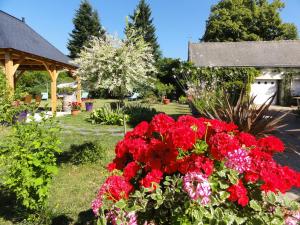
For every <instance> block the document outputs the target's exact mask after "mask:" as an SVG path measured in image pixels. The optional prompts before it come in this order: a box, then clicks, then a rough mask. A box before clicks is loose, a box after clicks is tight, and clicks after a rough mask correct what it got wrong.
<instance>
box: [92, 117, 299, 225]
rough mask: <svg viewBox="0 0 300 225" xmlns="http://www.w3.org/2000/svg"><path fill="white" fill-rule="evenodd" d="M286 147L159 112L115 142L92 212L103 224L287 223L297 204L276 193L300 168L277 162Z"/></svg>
mask: <svg viewBox="0 0 300 225" xmlns="http://www.w3.org/2000/svg"><path fill="white" fill-rule="evenodd" d="M283 151H284V145H283V143H282V142H281V141H280V140H279V139H278V138H276V137H274V136H269V137H266V138H261V139H256V138H255V137H254V136H252V135H251V134H248V133H244V132H239V131H238V130H237V126H236V125H234V124H233V123H226V122H223V121H220V120H211V119H206V118H200V119H196V118H194V117H192V116H181V117H179V118H178V121H174V120H173V119H172V118H171V117H169V116H167V115H164V114H158V115H156V116H155V117H154V118H153V120H152V121H151V122H150V124H149V123H147V122H142V123H141V124H139V125H138V126H137V127H136V128H135V129H134V130H133V131H130V132H128V133H127V134H126V135H125V138H124V139H123V140H121V141H120V142H119V143H118V144H117V146H116V148H115V153H116V157H115V159H114V160H113V162H112V163H110V164H109V165H108V170H109V171H111V172H112V175H111V176H109V177H108V178H107V179H106V181H105V182H104V184H103V185H102V186H101V188H100V189H99V192H98V194H97V197H96V199H95V200H94V201H93V203H92V209H93V211H94V213H95V214H96V215H97V216H99V217H98V218H99V222H100V224H107V222H108V223H111V224H253V225H254V224H276V225H277V224H278V225H279V224H284V222H285V220H286V223H287V224H288V221H289V220H291V219H293V218H292V217H293V216H295V217H296V216H299V213H300V211H297V210H299V204H298V203H296V202H292V201H288V200H287V199H285V200H284V199H283V198H282V196H280V195H279V193H285V192H286V191H288V190H290V189H291V188H292V187H293V186H295V187H300V173H299V172H296V171H294V170H292V169H290V168H289V167H287V166H281V165H279V164H277V163H276V162H275V160H274V159H273V154H274V153H280V152H283Z"/></svg>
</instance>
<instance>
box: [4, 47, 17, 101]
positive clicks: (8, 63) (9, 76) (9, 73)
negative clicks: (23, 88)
mask: <svg viewBox="0 0 300 225" xmlns="http://www.w3.org/2000/svg"><path fill="white" fill-rule="evenodd" d="M13 70H14V62H13V60H12V58H11V54H10V53H9V52H6V53H5V75H6V82H7V87H8V88H9V90H10V93H11V95H13V94H14V88H15V86H14V71H13Z"/></svg>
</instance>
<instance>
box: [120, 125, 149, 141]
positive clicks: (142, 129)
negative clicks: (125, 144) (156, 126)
mask: <svg viewBox="0 0 300 225" xmlns="http://www.w3.org/2000/svg"><path fill="white" fill-rule="evenodd" d="M148 129H149V123H147V122H146V121H143V122H141V123H139V124H138V125H137V126H136V127H135V128H134V129H133V130H132V131H128V132H127V133H126V135H125V139H134V138H146V137H147V135H148Z"/></svg>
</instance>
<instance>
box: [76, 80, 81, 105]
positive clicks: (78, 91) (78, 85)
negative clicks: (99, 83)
mask: <svg viewBox="0 0 300 225" xmlns="http://www.w3.org/2000/svg"><path fill="white" fill-rule="evenodd" d="M76 81H77V93H76V98H77V102H80V103H81V80H80V77H79V76H76Z"/></svg>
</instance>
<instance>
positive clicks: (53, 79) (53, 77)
mask: <svg viewBox="0 0 300 225" xmlns="http://www.w3.org/2000/svg"><path fill="white" fill-rule="evenodd" d="M43 64H44V66H45V67H46V70H47V71H48V73H49V74H50V78H51V111H52V114H54V113H56V110H57V94H56V90H57V76H58V73H57V70H56V67H55V66H48V65H47V64H46V63H44V62H43Z"/></svg>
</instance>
